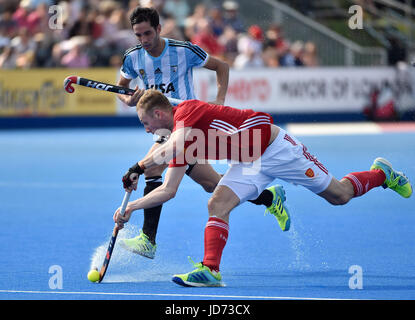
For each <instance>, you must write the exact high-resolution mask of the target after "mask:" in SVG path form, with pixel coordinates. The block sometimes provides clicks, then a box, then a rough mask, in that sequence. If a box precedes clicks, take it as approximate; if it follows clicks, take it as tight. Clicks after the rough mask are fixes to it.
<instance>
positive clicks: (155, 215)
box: [143, 176, 163, 244]
mask: <svg viewBox="0 0 415 320" xmlns="http://www.w3.org/2000/svg"><path fill="white" fill-rule="evenodd" d="M161 185H162V181H161V176H155V177H146V186H145V188H144V195H146V194H149V193H150V192H151V191H153V190H154V189H156V188H157V187H159V186H161ZM162 207H163V206H162V205H159V206H157V207H154V208H149V209H144V221H143V233H144V234H145V235H146V236H147V237H148V239H149V240H150V242H151V243H152V244H155V243H156V234H157V228H158V225H159V220H160V215H161V208H162Z"/></svg>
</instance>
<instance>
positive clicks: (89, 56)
mask: <svg viewBox="0 0 415 320" xmlns="http://www.w3.org/2000/svg"><path fill="white" fill-rule="evenodd" d="M136 6H143V7H145V6H151V7H155V8H156V9H157V10H158V12H159V13H160V16H161V21H160V23H161V26H162V32H161V35H162V36H163V37H167V38H173V39H178V40H188V41H191V42H193V43H195V44H198V45H199V46H200V47H202V48H203V49H204V50H206V51H207V52H208V53H209V54H211V55H213V56H216V57H219V58H221V59H223V60H225V61H227V62H228V64H229V65H230V66H231V67H233V68H238V69H242V68H249V67H269V68H274V67H284V66H317V65H318V64H319V61H318V56H317V51H316V46H315V45H314V43H312V42H307V43H303V42H301V41H295V42H292V43H291V42H290V41H288V40H286V39H284V35H283V29H282V28H281V26H279V25H276V24H272V23H271V24H269V26H268V27H267V28H265V29H264V28H261V27H260V26H259V25H246V23H245V22H244V21H243V19H242V18H241V16H240V13H239V5H238V3H237V2H236V1H229V0H226V1H221V2H218V5H215V6H206V5H204V4H199V5H196V7H194V8H191V6H190V5H189V3H188V2H187V1H186V0H121V1H114V0H103V1H99V0H88V1H86V0H65V1H64V0H62V1H53V0H0V68H8V69H13V68H22V69H24V68H42V67H70V68H88V67H107V66H113V67H119V66H120V65H121V63H122V59H123V53H124V51H125V50H126V49H128V48H129V47H132V46H135V45H137V39H136V37H135V35H134V34H133V32H132V30H131V25H130V22H129V15H130V12H131V11H132V10H133V9H134V8H135V7H136Z"/></svg>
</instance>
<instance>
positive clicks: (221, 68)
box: [204, 56, 229, 105]
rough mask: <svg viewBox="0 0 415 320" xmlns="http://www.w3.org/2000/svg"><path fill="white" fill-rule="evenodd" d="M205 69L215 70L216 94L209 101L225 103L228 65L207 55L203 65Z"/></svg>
mask: <svg viewBox="0 0 415 320" xmlns="http://www.w3.org/2000/svg"><path fill="white" fill-rule="evenodd" d="M204 67H205V68H206V69H209V70H213V71H216V82H217V88H218V91H217V94H216V100H215V101H211V102H210V103H213V104H219V105H223V104H224V103H225V97H226V92H227V90H228V82H229V66H228V64H227V63H226V62H224V61H221V60H219V59H217V58H214V57H212V56H209V58H208V61H207V62H206V64H205V66H204Z"/></svg>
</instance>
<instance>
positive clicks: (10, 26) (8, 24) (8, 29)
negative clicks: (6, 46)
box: [0, 9, 19, 40]
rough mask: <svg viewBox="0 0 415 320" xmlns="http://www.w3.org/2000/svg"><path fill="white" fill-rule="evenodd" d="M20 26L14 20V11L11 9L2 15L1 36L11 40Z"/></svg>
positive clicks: (0, 16)
mask: <svg viewBox="0 0 415 320" xmlns="http://www.w3.org/2000/svg"><path fill="white" fill-rule="evenodd" d="M18 28H19V25H18V23H17V21H16V20H14V18H13V11H12V10H11V9H8V10H5V11H4V12H2V13H0V30H1V31H0V32H1V33H0V34H2V35H3V36H4V37H8V38H9V40H10V38H12V37H14V36H15V35H16V34H17V31H18Z"/></svg>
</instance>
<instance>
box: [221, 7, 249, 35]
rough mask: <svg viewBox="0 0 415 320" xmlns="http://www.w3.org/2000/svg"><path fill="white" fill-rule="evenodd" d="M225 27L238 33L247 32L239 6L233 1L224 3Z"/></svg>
mask: <svg viewBox="0 0 415 320" xmlns="http://www.w3.org/2000/svg"><path fill="white" fill-rule="evenodd" d="M223 9H224V10H225V13H224V20H225V25H227V26H231V27H232V28H233V29H234V30H235V31H236V32H237V33H242V32H245V25H244V23H243V21H242V19H241V18H240V16H239V4H238V3H237V2H235V1H232V0H227V1H225V2H224V3H223Z"/></svg>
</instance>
